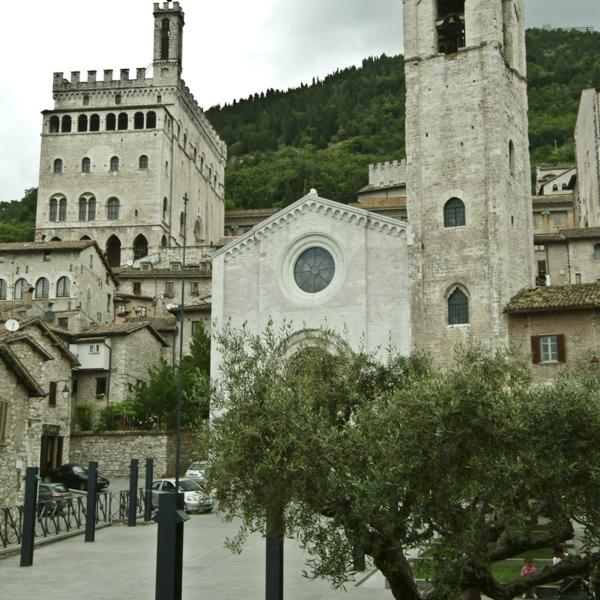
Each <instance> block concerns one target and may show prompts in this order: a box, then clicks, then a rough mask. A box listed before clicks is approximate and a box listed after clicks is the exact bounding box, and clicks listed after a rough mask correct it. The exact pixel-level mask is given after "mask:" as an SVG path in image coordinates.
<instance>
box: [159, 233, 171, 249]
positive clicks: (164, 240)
mask: <svg viewBox="0 0 600 600" xmlns="http://www.w3.org/2000/svg"><path fill="white" fill-rule="evenodd" d="M160 245H161V248H167V247H168V246H169V242H168V241H167V236H165V235H163V236H162V239H161V240H160Z"/></svg>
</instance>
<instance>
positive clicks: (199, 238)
mask: <svg viewBox="0 0 600 600" xmlns="http://www.w3.org/2000/svg"><path fill="white" fill-rule="evenodd" d="M194 242H195V243H196V244H198V245H200V244H202V243H203V242H204V234H203V233H202V221H201V219H196V223H195V224H194Z"/></svg>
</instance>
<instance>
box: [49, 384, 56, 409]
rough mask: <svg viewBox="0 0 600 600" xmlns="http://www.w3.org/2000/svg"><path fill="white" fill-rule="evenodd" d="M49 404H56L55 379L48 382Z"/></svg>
mask: <svg viewBox="0 0 600 600" xmlns="http://www.w3.org/2000/svg"><path fill="white" fill-rule="evenodd" d="M48 403H49V404H50V406H56V381H51V382H50V395H49V397H48Z"/></svg>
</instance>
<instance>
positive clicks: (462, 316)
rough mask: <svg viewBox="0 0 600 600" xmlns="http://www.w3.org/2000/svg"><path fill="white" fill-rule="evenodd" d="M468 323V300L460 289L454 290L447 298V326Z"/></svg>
mask: <svg viewBox="0 0 600 600" xmlns="http://www.w3.org/2000/svg"><path fill="white" fill-rule="evenodd" d="M468 323H469V299H468V298H467V295H466V294H465V293H464V292H463V291H462V290H461V289H460V288H455V289H454V291H453V292H452V293H451V294H450V296H449V297H448V325H466V324H468Z"/></svg>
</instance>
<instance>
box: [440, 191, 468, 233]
mask: <svg viewBox="0 0 600 600" xmlns="http://www.w3.org/2000/svg"><path fill="white" fill-rule="evenodd" d="M465 224H466V216H465V204H464V202H463V201H462V200H461V199H460V198H450V200H448V202H446V204H445V206H444V227H464V226H465Z"/></svg>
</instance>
